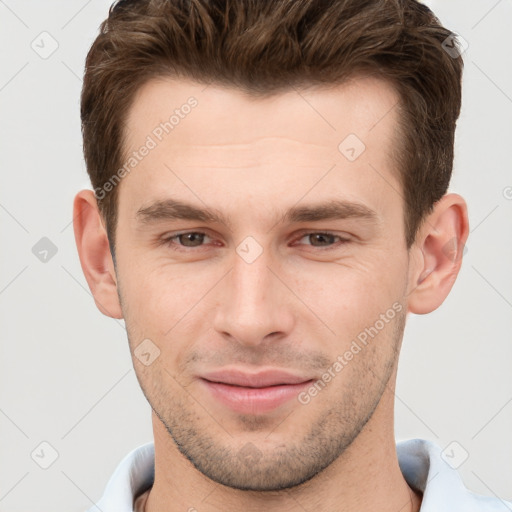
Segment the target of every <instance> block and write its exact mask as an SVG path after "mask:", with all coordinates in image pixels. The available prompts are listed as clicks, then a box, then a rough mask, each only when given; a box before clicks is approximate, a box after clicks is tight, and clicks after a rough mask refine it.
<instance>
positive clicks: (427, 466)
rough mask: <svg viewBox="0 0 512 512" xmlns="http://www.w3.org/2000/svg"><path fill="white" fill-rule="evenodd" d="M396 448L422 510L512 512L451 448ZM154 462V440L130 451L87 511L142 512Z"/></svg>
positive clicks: (418, 442)
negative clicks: (476, 487)
mask: <svg viewBox="0 0 512 512" xmlns="http://www.w3.org/2000/svg"><path fill="white" fill-rule="evenodd" d="M396 451H397V457H398V463H399V466H400V470H401V471H402V474H403V476H404V478H405V480H406V482H407V483H408V484H409V486H410V487H411V488H413V489H415V490H416V491H419V492H421V493H422V494H423V500H422V503H421V508H420V512H512V502H511V501H505V500H502V499H500V498H497V497H487V496H482V495H479V494H475V493H473V492H471V491H469V490H468V489H466V487H465V486H464V484H463V482H462V479H461V477H460V475H459V473H458V472H457V470H456V469H454V468H453V467H452V465H454V466H456V464H453V463H452V464H451V465H450V464H449V462H447V460H448V461H449V460H450V453H449V451H448V453H444V454H442V453H441V449H440V448H439V447H438V446H437V445H436V444H434V443H432V442H431V441H426V440H423V439H410V440H407V441H401V442H398V443H397V445H396ZM452 455H453V452H452ZM154 462H155V450H154V444H153V442H151V443H147V444H144V445H142V446H139V447H138V448H136V449H134V450H133V451H131V452H130V453H129V454H128V455H126V457H125V458H124V459H123V460H122V461H121V462H120V463H119V465H118V466H117V468H116V470H115V471H114V473H113V475H112V476H111V477H110V480H109V481H108V483H107V486H106V488H105V492H104V494H103V496H102V498H101V499H100V501H99V502H98V503H97V504H96V505H95V506H93V507H91V508H90V509H88V510H87V512H98V510H101V511H102V512H142V511H143V509H144V504H145V502H146V498H147V496H148V494H147V493H146V491H148V490H149V489H150V488H151V486H152V485H153V481H154V478H155V468H154ZM135 507H137V508H135Z"/></svg>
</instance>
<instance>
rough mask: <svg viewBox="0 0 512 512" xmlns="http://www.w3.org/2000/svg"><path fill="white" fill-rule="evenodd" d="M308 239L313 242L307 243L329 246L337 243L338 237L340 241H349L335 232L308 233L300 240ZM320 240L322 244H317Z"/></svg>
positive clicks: (314, 245)
mask: <svg viewBox="0 0 512 512" xmlns="http://www.w3.org/2000/svg"><path fill="white" fill-rule="evenodd" d="M304 238H306V239H308V240H309V241H310V242H311V243H310V244H306V245H312V246H313V247H327V248H329V247H330V246H331V245H333V244H335V242H336V240H335V239H338V240H339V242H340V243H344V242H348V239H346V238H342V237H340V236H338V235H335V234H334V233H324V232H322V233H306V234H304V235H303V236H302V237H301V238H299V240H302V239H304ZM317 242H319V244H320V245H316V243H317Z"/></svg>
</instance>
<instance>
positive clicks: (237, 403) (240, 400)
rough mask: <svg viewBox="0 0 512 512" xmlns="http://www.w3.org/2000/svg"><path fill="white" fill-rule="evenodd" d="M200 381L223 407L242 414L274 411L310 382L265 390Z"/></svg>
mask: <svg viewBox="0 0 512 512" xmlns="http://www.w3.org/2000/svg"><path fill="white" fill-rule="evenodd" d="M201 381H202V382H203V383H204V384H205V385H206V387H207V388H208V389H209V390H210V392H211V393H212V395H213V396H214V397H215V398H216V399H217V400H219V401H220V402H221V403H223V404H224V405H227V406H228V407H229V408H231V409H233V410H234V411H236V412H239V413H242V414H264V413H266V412H269V411H272V410H273V409H276V408H277V407H279V406H280V405H283V404H284V403H285V402H288V401H289V400H291V399H293V398H297V396H298V394H299V393H300V392H301V391H302V390H303V389H304V388H306V387H307V386H309V385H310V384H311V382H312V380H309V381H307V382H301V383H300V384H283V385H281V386H269V387H266V388H246V387H241V386H232V385H230V384H223V383H220V382H210V381H208V380H206V379H201Z"/></svg>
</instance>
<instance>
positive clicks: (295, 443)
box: [116, 78, 409, 490]
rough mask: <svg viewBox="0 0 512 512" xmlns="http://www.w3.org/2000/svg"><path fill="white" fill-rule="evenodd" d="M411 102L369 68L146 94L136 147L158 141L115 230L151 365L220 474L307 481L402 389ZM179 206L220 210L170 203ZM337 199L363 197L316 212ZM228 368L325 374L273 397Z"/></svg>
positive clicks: (145, 369)
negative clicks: (237, 382)
mask: <svg viewBox="0 0 512 512" xmlns="http://www.w3.org/2000/svg"><path fill="white" fill-rule="evenodd" d="M190 96H193V97H195V98H196V100H197V105H196V106H195V107H193V108H190V109H188V108H187V109H183V110H181V112H182V114H183V112H184V111H185V110H186V111H187V112H189V113H188V114H186V115H183V116H182V117H180V120H179V122H178V123H177V124H176V125H175V126H174V128H173V129H172V131H171V130H169V133H165V131H163V132H162V130H160V131H159V130H158V129H156V128H157V127H158V126H159V125H160V123H162V122H165V121H167V120H168V119H169V117H170V116H171V115H172V114H173V112H174V110H175V109H179V108H180V107H181V106H182V105H184V104H186V103H187V99H188V98H189V97H190ZM396 102H397V95H396V94H395V92H394V91H393V89H392V88H391V87H390V86H388V85H387V84H385V83H384V82H381V81H379V80H377V79H370V78H365V79H359V80H353V81H350V82H347V83H346V84H345V85H342V86H338V87H335V88H332V89H331V90H315V91H313V90H310V91H307V92H305V91H302V92H301V93H300V94H299V93H298V92H297V91H295V90H293V89H292V90H290V92H287V93H283V94H280V95H278V96H275V97H273V98H271V99H264V100H250V99H248V98H246V97H244V96H243V95H242V94H241V93H240V92H237V91H235V90H227V89H223V88H217V87H214V86H209V87H206V88H205V87H204V86H200V85H197V84H194V83H191V82H185V81H171V80H159V81H152V82H149V83H148V84H146V85H145V86H144V87H143V88H142V89H141V90H140V91H139V94H138V95H137V97H136V99H135V102H134V105H133V107H132V109H131V110H130V115H129V118H128V122H127V125H126V133H127V140H126V146H125V147H126V150H127V153H131V152H132V151H139V148H141V146H143V145H145V144H146V145H149V146H151V148H150V150H149V151H148V152H147V155H146V156H145V157H143V158H142V159H141V160H140V162H139V163H138V164H137V166H136V167H135V168H133V170H131V172H130V173H129V174H128V175H127V176H125V177H124V178H123V180H122V182H121V184H120V185H119V187H120V189H119V203H118V206H119V221H118V226H117V231H116V233H117V235H116V236H117V243H116V259H117V267H116V272H117V274H116V276H117V281H118V292H119V296H120V300H121V304H122V310H123V314H124V318H125V321H126V328H127V331H128V336H129V342H130V348H131V351H132V355H133V361H134V368H135V371H136V373H137V377H138V379H139V382H140V384H141V387H142V389H143V391H144V394H145V396H146V397H147V399H148V401H149V402H150V404H151V406H152V408H153V410H154V412H155V414H156V415H157V416H158V418H159V419H160V421H161V422H162V423H163V425H164V426H165V428H166V429H167V431H168V432H169V434H170V435H171V436H172V438H173V439H174V440H175V442H176V444H177V445H178V446H179V449H180V451H181V452H182V453H183V454H184V455H185V456H186V457H187V458H189V460H190V461H191V462H192V463H193V464H194V465H195V467H196V468H197V469H199V470H200V471H201V472H202V473H203V474H205V475H206V476H208V477H209V478H211V479H213V480H215V481H217V482H220V483H223V484H225V485H228V486H231V487H235V488H240V489H253V490H271V489H275V490H276V489H280V488H285V487H289V486H291V485H296V484H299V483H301V482H304V481H307V480H308V479H310V478H312V477H313V476H314V475H315V474H316V473H318V472H319V471H321V470H322V469H324V468H325V467H327V466H328V465H329V464H330V463H331V462H333V460H334V459H336V458H337V457H338V456H339V455H340V454H341V453H342V452H343V451H344V450H345V449H346V448H347V447H348V446H350V444H351V442H352V441H353V440H354V439H355V438H356V436H357V435H358V434H359V432H360V431H361V429H362V428H363V427H364V425H365V424H366V422H367V421H368V420H369V418H370V417H371V415H372V413H373V412H374V410H375V408H376V407H377V405H378V403H379V400H380V399H381V396H382V394H383V392H384V390H385V388H386V385H387V384H388V381H389V384H390V385H391V386H392V385H394V382H392V381H393V379H392V378H391V379H390V377H392V376H393V375H394V371H395V370H396V366H395V365H396V361H397V357H398V351H399V347H400V343H401V337H402V333H403V328H404V323H405V314H406V308H407V305H406V298H405V297H406V295H407V286H408V269H409V265H408V251H407V249H406V246H405V234H404V223H403V201H402V197H401V185H400V183H399V181H398V179H397V172H396V171H397V170H396V165H395V164H394V162H393V161H392V159H391V157H390V149H391V148H392V147H393V145H396V141H395V140H394V138H393V137H394V136H395V131H396V126H397V117H396V116H397V113H396V110H395V109H393V106H394V105H395V104H396ZM155 129H156V131H155ZM155 134H159V135H160V138H161V140H159V137H157V135H155ZM350 134H355V135H356V136H357V137H358V139H360V141H362V142H363V143H364V145H365V146H366V148H365V149H364V151H362V152H361V150H362V149H363V146H361V143H360V142H359V141H358V139H356V138H355V137H354V136H353V135H351V136H350V137H349V138H348V139H347V140H346V141H345V142H344V143H343V144H342V147H341V150H340V149H339V147H338V146H339V145H340V143H341V142H342V141H344V139H346V137H347V136H349V135H350ZM148 136H150V138H151V139H152V140H153V142H155V145H153V144H152V143H151V142H150V143H149V144H148ZM153 146H154V147H153ZM347 157H348V158H347ZM171 199H172V200H174V201H179V202H182V203H187V204H189V205H192V206H193V207H195V208H197V209H202V210H209V211H211V212H214V214H216V215H217V216H218V217H219V219H215V220H214V219H207V218H205V219H202V220H197V219H186V218H180V215H174V216H172V215H169V214H170V213H172V212H174V213H176V212H178V213H185V212H186V211H185V209H183V208H174V209H173V208H170V207H169V204H168V205H167V207H162V205H160V207H156V206H155V205H156V204H157V203H158V202H165V201H168V200H171ZM333 201H337V202H342V203H346V204H344V205H343V208H340V209H339V211H337V216H335V217H332V218H322V216H321V215H317V216H315V215H313V213H314V212H313V211H312V210H313V209H315V208H318V207H319V206H320V205H324V204H326V203H330V202H333ZM291 209H293V211H291V212H288V211H289V210H291ZM287 212H288V214H287ZM317 213H318V212H317ZM324 217H325V216H324ZM220 219H224V221H221V220H220ZM184 232H185V233H189V235H187V236H181V237H180V236H176V235H179V234H182V233H184ZM194 233H195V235H194ZM171 237H174V238H171ZM364 333H366V336H365V334H364ZM143 340H146V341H144V344H143V345H141V346H140V347H139V345H140V344H141V343H142V342H143ZM147 340H150V341H147ZM363 340H365V342H366V343H365V342H363ZM354 342H355V344H354ZM138 347H139V348H138ZM356 347H358V348H356ZM141 352H145V353H146V355H145V356H142V357H141ZM348 352H350V353H351V354H352V356H350V355H347V353H348ZM147 354H150V355H149V356H148V355H147ZM155 356H157V357H156V358H155V359H154V360H153V358H154V357H155ZM338 356H341V358H340V357H338ZM151 360H152V362H151V364H148V365H146V364H143V362H141V361H145V362H148V361H151ZM336 362H338V365H336ZM226 369H230V370H231V369H235V370H240V371H241V372H244V373H247V374H255V373H259V372H261V371H263V370H268V369H279V370H286V371H288V372H289V373H291V374H293V375H295V376H298V377H299V378H300V379H302V380H303V381H311V382H309V383H308V384H305V385H302V386H296V387H293V388H289V387H288V388H286V387H283V388H281V390H282V392H283V393H284V394H285V395H286V393H287V391H286V390H287V389H288V390H290V391H291V392H289V393H288V395H286V396H291V398H288V399H282V400H276V397H275V396H274V398H273V400H269V399H267V398H265V397H263V398H261V396H260V395H262V394H263V393H264V392H262V390H260V392H261V393H260V395H259V397H257V396H256V394H257V393H258V392H257V391H255V390H254V389H253V390H252V391H251V390H245V391H244V390H243V389H241V388H238V393H234V392H233V389H232V388H231V391H230V388H227V387H226V386H225V385H224V386H222V385H220V386H219V385H211V384H208V383H207V382H206V381H205V380H204V377H206V376H207V375H208V374H211V373H212V372H217V371H222V370H226ZM329 370H330V372H329ZM326 372H328V373H329V374H330V376H331V378H330V379H328V381H327V382H326V379H327V378H325V377H324V378H323V377H322V376H323V375H325V373H326ZM300 379H299V380H300ZM318 380H320V381H322V382H323V383H324V385H322V386H319V385H318V384H317V387H316V389H317V391H316V392H315V391H314V390H312V388H313V387H314V382H316V381H318ZM219 390H220V391H219ZM226 390H227V391H226ZM216 391H217V392H216ZM221 391H225V392H226V396H228V398H227V399H226V400H222V399H220V398H219V396H220V395H219V394H220V392H221ZM267 391H268V390H267ZM241 393H245V396H246V397H247V398H245V399H244V398H240V395H241ZM271 393H272V390H271V391H270V393H269V396H270V395H271ZM223 396H224V395H223ZM251 396H252V399H251V398H250V397H251ZM237 400H239V401H238V402H237ZM248 460H250V463H247V461H248Z"/></svg>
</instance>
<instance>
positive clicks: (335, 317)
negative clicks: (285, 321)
mask: <svg viewBox="0 0 512 512" xmlns="http://www.w3.org/2000/svg"><path fill="white" fill-rule="evenodd" d="M386 262H387V264H386ZM405 268H406V267H404V265H403V263H400V262H397V260H396V258H395V260H394V261H392V260H390V259H388V260H386V258H384V257H383V258H375V259H374V260H373V261H370V260H366V261H364V262H363V261H359V262H354V261H351V262H347V263H341V262H338V263H321V264H317V265H316V266H312V265H311V264H309V267H308V268H307V269H306V268H304V269H303V271H302V272H297V273H296V275H295V276H294V277H293V278H290V279H291V282H292V283H293V284H292V286H291V287H292V289H293V290H294V292H295V293H296V294H297V296H298V297H300V298H301V299H302V300H303V301H304V303H305V304H307V306H309V307H310V308H311V310H312V311H313V312H314V313H316V315H317V316H318V318H320V319H321V320H322V321H323V322H324V323H325V324H326V325H327V326H328V327H330V329H331V330H332V331H334V332H335V333H336V338H337V339H338V340H340V338H341V340H344V341H347V340H350V339H352V337H354V336H356V335H357V334H358V333H359V332H360V331H362V330H364V329H365V328H366V327H368V326H370V325H373V323H374V322H375V321H377V320H378V319H379V318H380V315H381V314H385V313H386V312H387V311H389V310H390V309H392V307H393V304H395V303H397V301H399V302H403V291H404V289H405V286H406V277H407V276H406V273H405V270H404V269H405ZM395 307H396V306H395ZM331 334H332V333H331Z"/></svg>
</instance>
